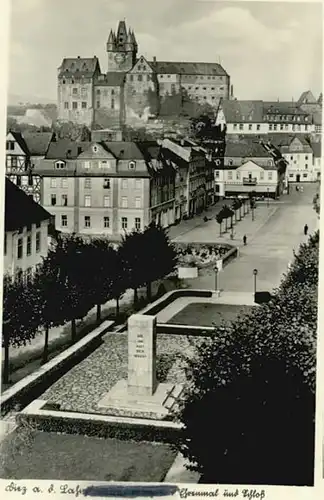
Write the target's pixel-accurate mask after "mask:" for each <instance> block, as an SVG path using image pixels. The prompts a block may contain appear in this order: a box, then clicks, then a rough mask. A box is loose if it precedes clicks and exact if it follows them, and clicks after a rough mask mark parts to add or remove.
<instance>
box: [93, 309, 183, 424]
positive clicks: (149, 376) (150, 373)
mask: <svg viewBox="0 0 324 500" xmlns="http://www.w3.org/2000/svg"><path fill="white" fill-rule="evenodd" d="M181 392H182V385H180V384H167V383H158V381H157V379H156V318H155V316H148V315H146V314H133V315H132V316H131V317H130V318H129V320H128V379H127V380H125V379H122V380H119V381H118V382H117V383H116V384H115V385H114V386H113V387H112V389H111V390H110V391H109V392H108V393H107V394H106V395H105V396H104V397H103V398H102V399H101V401H99V403H98V408H99V409H102V410H105V413H111V414H118V415H120V416H141V417H147V418H164V417H165V416H166V415H167V414H168V413H169V412H170V409H171V408H172V406H173V404H174V402H175V401H176V400H177V398H178V397H179V396H180V394H181Z"/></svg>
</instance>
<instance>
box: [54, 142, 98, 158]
mask: <svg viewBox="0 0 324 500" xmlns="http://www.w3.org/2000/svg"><path fill="white" fill-rule="evenodd" d="M90 144H91V142H87V141H82V142H75V141H72V140H70V139H59V140H57V141H55V142H51V143H50V145H49V148H48V150H47V153H46V156H45V159H46V160H66V159H69V160H71V159H76V158H77V157H78V155H79V154H80V153H81V152H83V151H86V149H87V148H88V147H89V145H90Z"/></svg>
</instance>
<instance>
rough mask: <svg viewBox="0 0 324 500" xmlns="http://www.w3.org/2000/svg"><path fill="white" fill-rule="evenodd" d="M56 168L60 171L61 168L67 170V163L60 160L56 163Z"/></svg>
mask: <svg viewBox="0 0 324 500" xmlns="http://www.w3.org/2000/svg"><path fill="white" fill-rule="evenodd" d="M55 168H57V169H60V168H65V161H62V160H58V161H56V162H55Z"/></svg>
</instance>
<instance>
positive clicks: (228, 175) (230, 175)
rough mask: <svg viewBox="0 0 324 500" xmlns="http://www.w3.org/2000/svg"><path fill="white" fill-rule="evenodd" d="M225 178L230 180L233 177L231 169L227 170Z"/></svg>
mask: <svg viewBox="0 0 324 500" xmlns="http://www.w3.org/2000/svg"><path fill="white" fill-rule="evenodd" d="M227 178H228V180H232V179H233V172H231V171H229V172H227Z"/></svg>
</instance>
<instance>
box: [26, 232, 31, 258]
mask: <svg viewBox="0 0 324 500" xmlns="http://www.w3.org/2000/svg"><path fill="white" fill-rule="evenodd" d="M31 246H32V239H31V236H30V235H28V236H27V255H31Z"/></svg>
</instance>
